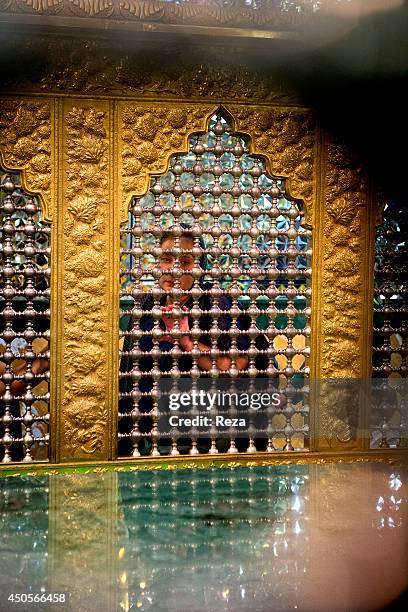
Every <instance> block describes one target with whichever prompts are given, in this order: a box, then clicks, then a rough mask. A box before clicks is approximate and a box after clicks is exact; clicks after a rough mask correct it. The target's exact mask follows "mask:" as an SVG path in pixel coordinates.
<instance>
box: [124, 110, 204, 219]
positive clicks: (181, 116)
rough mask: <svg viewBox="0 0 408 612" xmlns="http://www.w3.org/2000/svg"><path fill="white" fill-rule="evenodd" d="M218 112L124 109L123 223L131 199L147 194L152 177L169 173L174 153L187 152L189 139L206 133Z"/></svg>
mask: <svg viewBox="0 0 408 612" xmlns="http://www.w3.org/2000/svg"><path fill="white" fill-rule="evenodd" d="M214 108H216V107H215V106H214V105H208V104H206V105H203V104H202V105H201V104H200V105H196V106H190V105H186V106H185V105H177V106H176V105H172V106H161V105H156V106H154V105H152V104H149V105H136V104H134V105H132V104H128V103H126V104H125V103H124V104H122V105H121V106H120V113H121V130H122V131H121V140H122V145H121V146H122V150H121V163H122V167H121V176H122V190H123V191H122V194H123V195H122V214H121V219H122V220H123V221H125V220H126V219H127V208H128V206H129V203H130V200H131V197H132V196H135V195H139V196H140V195H143V194H144V193H145V191H147V189H148V187H149V181H150V176H149V175H150V174H160V173H162V172H165V170H166V168H167V165H168V159H169V157H170V155H171V154H172V153H174V152H175V151H185V150H187V137H188V135H189V134H191V133H192V132H194V131H199V130H204V129H205V126H206V120H207V117H208V115H209V114H210V113H211V112H212V111H213V110H214Z"/></svg>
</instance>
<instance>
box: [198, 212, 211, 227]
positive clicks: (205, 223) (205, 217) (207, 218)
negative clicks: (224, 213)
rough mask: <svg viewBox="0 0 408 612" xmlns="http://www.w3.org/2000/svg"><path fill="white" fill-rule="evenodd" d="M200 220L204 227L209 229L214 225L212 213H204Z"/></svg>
mask: <svg viewBox="0 0 408 612" xmlns="http://www.w3.org/2000/svg"><path fill="white" fill-rule="evenodd" d="M198 222H199V224H200V225H201V227H202V228H203V229H209V228H210V227H212V226H213V225H214V217H213V216H212V215H210V213H204V214H203V215H200V217H199V218H198Z"/></svg>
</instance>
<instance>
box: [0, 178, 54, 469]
mask: <svg viewBox="0 0 408 612" xmlns="http://www.w3.org/2000/svg"><path fill="white" fill-rule="evenodd" d="M50 231H51V230H50V227H49V226H48V225H46V224H45V223H44V222H43V220H42V216H41V208H40V205H39V202H38V201H37V200H36V198H34V197H31V196H28V195H27V194H25V193H24V191H23V190H22V187H21V182H20V178H19V176H18V175H13V174H5V173H4V171H3V172H2V176H1V184H0V238H1V240H0V242H1V250H0V261H1V269H0V373H1V377H0V461H2V462H10V461H33V460H45V459H47V458H48V443H49V434H48V426H49V416H50V415H49V358H50V355H49V334H50V332H49V328H50V321H49V319H50V311H49V303H50V288H49V279H50V268H49V257H50V248H49V241H50Z"/></svg>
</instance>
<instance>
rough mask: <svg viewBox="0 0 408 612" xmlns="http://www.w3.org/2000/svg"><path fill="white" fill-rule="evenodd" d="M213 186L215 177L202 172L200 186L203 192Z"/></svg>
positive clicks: (209, 173)
mask: <svg viewBox="0 0 408 612" xmlns="http://www.w3.org/2000/svg"><path fill="white" fill-rule="evenodd" d="M214 185H215V177H214V175H213V174H212V173H211V172H203V174H202V175H201V176H200V186H201V187H202V188H203V189H205V190H210V189H212V188H213V187H214Z"/></svg>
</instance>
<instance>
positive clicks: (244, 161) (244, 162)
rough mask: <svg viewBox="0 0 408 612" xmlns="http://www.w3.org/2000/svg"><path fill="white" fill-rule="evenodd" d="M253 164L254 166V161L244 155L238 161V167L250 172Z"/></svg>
mask: <svg viewBox="0 0 408 612" xmlns="http://www.w3.org/2000/svg"><path fill="white" fill-rule="evenodd" d="M254 164H255V161H254V159H253V158H252V157H250V156H249V155H245V154H244V155H242V157H241V159H240V160H239V165H240V166H241V168H242V169H243V170H251V168H253V167H254Z"/></svg>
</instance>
